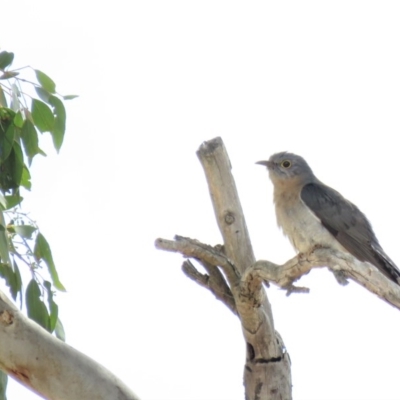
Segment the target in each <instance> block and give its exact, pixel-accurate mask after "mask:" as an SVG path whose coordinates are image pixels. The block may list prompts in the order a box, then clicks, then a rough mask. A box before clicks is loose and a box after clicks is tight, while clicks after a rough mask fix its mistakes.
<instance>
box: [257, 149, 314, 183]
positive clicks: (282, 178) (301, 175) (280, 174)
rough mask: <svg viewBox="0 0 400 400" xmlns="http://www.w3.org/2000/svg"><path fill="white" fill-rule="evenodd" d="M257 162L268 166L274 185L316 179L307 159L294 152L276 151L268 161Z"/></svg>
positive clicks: (306, 181)
mask: <svg viewBox="0 0 400 400" xmlns="http://www.w3.org/2000/svg"><path fill="white" fill-rule="evenodd" d="M256 164H260V165H265V166H266V167H267V169H268V172H269V177H270V178H271V181H272V183H273V184H274V185H276V184H284V183H286V182H288V181H297V182H299V183H308V182H312V181H313V180H315V179H316V178H315V176H314V174H313V172H312V170H311V168H310V167H309V166H308V164H307V162H306V160H304V158H303V157H300V156H298V155H296V154H293V153H287V152H282V153H276V154H274V155H272V156H271V157H270V158H269V160H268V161H258V162H257V163H256Z"/></svg>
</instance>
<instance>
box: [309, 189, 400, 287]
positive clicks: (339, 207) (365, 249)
mask: <svg viewBox="0 0 400 400" xmlns="http://www.w3.org/2000/svg"><path fill="white" fill-rule="evenodd" d="M301 199H302V200H303V202H304V203H305V204H306V205H307V206H308V208H309V209H310V210H311V211H312V212H313V213H314V214H315V215H316V216H317V217H318V218H319V219H320V221H321V223H322V225H323V226H324V227H325V228H326V229H327V230H328V231H329V232H330V233H331V234H332V235H333V236H334V237H335V238H336V239H337V241H338V242H339V243H340V244H341V245H342V246H343V247H344V248H345V249H346V250H347V251H348V252H349V253H350V254H352V255H353V256H354V257H356V258H357V259H359V260H360V261H368V262H370V263H371V264H373V265H375V266H376V267H377V268H378V269H379V270H380V271H381V272H382V273H383V274H384V275H385V276H387V277H388V278H389V279H391V280H393V281H394V282H396V283H400V270H399V269H398V268H397V266H396V265H395V264H394V262H393V261H392V260H391V259H390V258H389V257H388V256H387V255H386V254H385V252H384V251H383V249H382V248H381V246H380V245H379V242H378V240H377V238H376V236H375V234H374V232H373V230H372V227H371V225H370V223H369V221H368V219H367V218H366V216H365V215H364V214H363V213H362V212H361V211H360V210H359V209H358V208H357V207H356V206H355V205H354V204H352V203H351V202H350V201H348V200H346V199H345V198H344V197H343V196H342V195H341V194H340V193H339V192H337V191H336V190H334V189H332V188H330V187H329V186H326V185H324V184H322V183H309V184H307V185H305V186H304V187H303V189H302V191H301Z"/></svg>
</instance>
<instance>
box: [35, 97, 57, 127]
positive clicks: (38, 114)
mask: <svg viewBox="0 0 400 400" xmlns="http://www.w3.org/2000/svg"><path fill="white" fill-rule="evenodd" d="M31 113H32V117H33V121H34V122H35V125H36V126H37V128H38V129H39V131H40V132H42V133H43V132H51V131H52V130H53V127H54V115H53V113H52V111H51V110H50V108H49V106H48V105H46V104H45V103H43V102H42V101H40V100H37V99H33V100H32V111H31Z"/></svg>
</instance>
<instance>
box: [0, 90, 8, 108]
mask: <svg viewBox="0 0 400 400" xmlns="http://www.w3.org/2000/svg"><path fill="white" fill-rule="evenodd" d="M0 107H7V99H6V95H5V94H4V90H3V87H2V86H1V85H0Z"/></svg>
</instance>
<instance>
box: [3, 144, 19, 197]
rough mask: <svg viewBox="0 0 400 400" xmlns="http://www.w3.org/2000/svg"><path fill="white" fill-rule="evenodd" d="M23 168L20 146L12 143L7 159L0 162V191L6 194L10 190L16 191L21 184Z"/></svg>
mask: <svg viewBox="0 0 400 400" xmlns="http://www.w3.org/2000/svg"><path fill="white" fill-rule="evenodd" d="M23 167H24V162H23V155H22V150H21V146H20V145H19V144H18V142H16V141H14V144H13V148H12V150H11V153H10V155H9V157H8V158H7V159H6V160H5V161H4V162H0V171H1V173H0V190H2V191H3V192H7V191H9V190H10V189H17V188H18V187H19V185H20V183H21V178H22V170H23Z"/></svg>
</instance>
